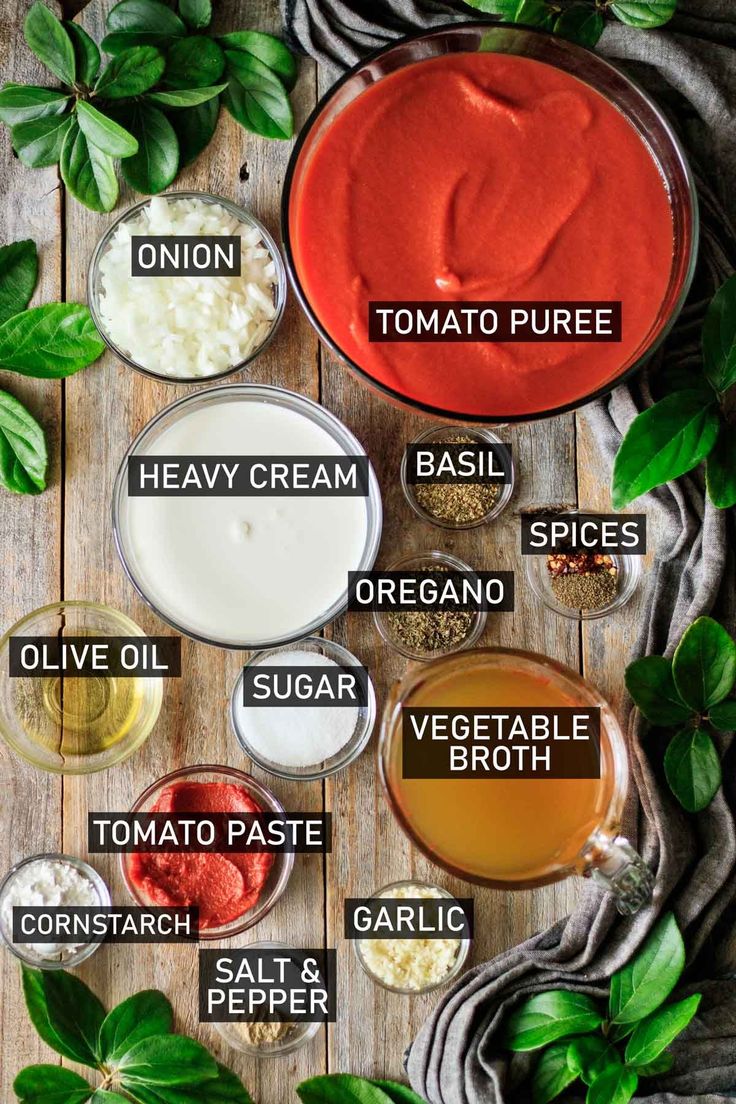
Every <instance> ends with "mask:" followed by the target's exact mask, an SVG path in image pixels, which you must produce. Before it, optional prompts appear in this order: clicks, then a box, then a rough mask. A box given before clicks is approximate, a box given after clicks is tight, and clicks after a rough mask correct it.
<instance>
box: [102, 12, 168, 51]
mask: <svg viewBox="0 0 736 1104" xmlns="http://www.w3.org/2000/svg"><path fill="white" fill-rule="evenodd" d="M105 26H106V28H107V31H108V33H107V34H106V35H105V37H104V38H103V40H102V49H103V50H104V51H105V53H107V54H119V53H121V52H122V51H123V50H127V49H130V47H131V46H161V47H167V46H170V45H171V44H172V43H173V42H175V41H176V39H178V38H183V37H184V36H185V35H186V33H187V29H186V26H185V25H184V23H183V22H182V20H181V19H180V18H179V16H178V15H177V14H176V12H174V11H172V10H171V8H168V7H167V6H166V4H161V3H159V2H158V0H121V2H120V3H119V4H116V5H115V7H114V8H112V10H111V11H110V13H109V15H108V17H107V20H106V21H105Z"/></svg>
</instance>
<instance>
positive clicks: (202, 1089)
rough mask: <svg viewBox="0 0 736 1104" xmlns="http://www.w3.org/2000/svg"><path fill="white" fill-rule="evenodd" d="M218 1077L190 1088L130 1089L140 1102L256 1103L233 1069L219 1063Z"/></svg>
mask: <svg viewBox="0 0 736 1104" xmlns="http://www.w3.org/2000/svg"><path fill="white" fill-rule="evenodd" d="M217 1071H218V1073H217V1077H216V1078H214V1079H213V1080H211V1081H204V1082H202V1083H200V1084H198V1085H194V1086H192V1088H188V1087H187V1086H185V1085H177V1086H176V1087H175V1088H170V1087H167V1086H166V1085H156V1087H155V1088H149V1087H146V1086H144V1085H136V1086H135V1087H134V1088H132V1089H130V1090H129V1092H130V1093H131V1095H132V1096H133V1097H134V1099H135V1100H137V1101H139V1104H253V1100H252V1098H251V1097H250V1095H249V1093H248V1091H247V1090H246V1088H245V1086H244V1085H243V1082H242V1081H241V1080H240V1078H239V1077H236V1076H235V1074H234V1073H233V1072H232V1070H229V1069H227V1068H226V1067H225V1066H221V1065H220V1064H219V1063H218V1064H217Z"/></svg>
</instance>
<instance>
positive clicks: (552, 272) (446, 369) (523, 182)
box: [289, 53, 673, 416]
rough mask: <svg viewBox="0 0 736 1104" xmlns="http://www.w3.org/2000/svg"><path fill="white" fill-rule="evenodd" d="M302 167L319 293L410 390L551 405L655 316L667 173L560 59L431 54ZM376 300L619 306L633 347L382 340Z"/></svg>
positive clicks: (393, 379)
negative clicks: (371, 306)
mask: <svg viewBox="0 0 736 1104" xmlns="http://www.w3.org/2000/svg"><path fill="white" fill-rule="evenodd" d="M302 161H303V168H302V167H301V165H300V166H299V167H298V169H297V178H296V184H295V187H294V190H293V192H292V198H291V206H290V213H289V219H290V228H291V238H292V247H293V253H294V263H295V267H296V271H297V275H298V277H299V280H300V282H301V284H302V287H303V289H304V291H305V294H306V297H307V299H308V301H309V303H310V304H311V306H312V309H313V310H314V312H315V314H316V316H317V318H318V319H319V320H320V322H321V323H322V325H323V326H324V328H325V330H326V331H327V333H328V334H329V335H330V336H331V338H332V339H333V340H334V341H335V343H336V344H337V345H338V347H339V348H340V349H342V351H343V352H344V353H346V354H347V356H348V357H349V358H350V359H352V360H353V361H355V363H356V364H357V365H358V366H359V367H361V368H362V369H363V370H364V371H365V372H366V373H368V375H370V376H371V377H372V378H373V379H374V380H376V381H377V382H378V383H380V384H383V385H385V386H388V387H389V388H391V389H393V390H395V391H397V392H399V393H400V394H401V395H402V396H406V397H408V398H410V399H414V400H418V401H420V402H422V403H425V404H428V405H431V406H434V407H441V408H443V409H445V410H448V411H452V412H457V413H467V414H469V415H470V414H478V415H486V416H492V415H494V414H508V415H509V416H514V415H516V416H519V415H522V416H523V415H525V414H532V413H537V412H543V411H545V410H550V409H553V408H555V407H558V406H562V405H564V404H567V403H570V402H573V401H575V400H577V399H580V398H581V397H583V396H585V395H588V394H590V393H591V392H593V391H595V390H596V389H598V388H599V387H602V386H603V385H605V384H606V383H608V382H609V381H611V380H612V379H614V378H615V377H616V375H617V374H618V373H619V372H620V371H621V370H622V369H623V367H624V366H625V365H626V364H627V363H629V362H630V361H631V360H632V359H633V358H634V354H635V353H636V352H637V350H639V347H640V345H641V343H642V342H643V341H644V340H645V338H646V337H647V334H648V332H649V330H650V327H651V326H652V324H653V322H654V321H655V319H656V316H657V314H658V310H659V307H660V305H661V303H662V300H663V298H664V294H665V290H666V288H667V284H668V280H669V274H670V268H671V263H672V256H673V224H672V217H671V212H670V205H669V200H668V196H667V191H666V188H665V185H664V182H663V179H662V177H661V175H660V172H659V169H658V167H657V165H656V163H655V161H654V159H653V157H652V156H651V154H650V153H649V151H648V149H647V147H646V146H645V144H644V142H643V141H642V139H641V138H640V137H639V135H638V133H637V132H636V130H635V129H634V127H633V126H632V125H631V124H630V123H629V122H628V121H627V119H626V118H625V117H624V116H623V115H622V114H621V113H620V112H619V111H618V110H617V108H615V107H614V106H613V104H612V103H610V102H609V101H608V100H606V99H605V98H604V97H603V96H601V95H600V94H599V93H598V92H596V91H595V90H594V89H593V88H591V87H590V86H588V85H586V84H584V83H582V82H581V81H579V80H578V79H577V78H575V77H572V76H570V75H569V74H567V73H565V72H562V71H560V70H558V69H556V68H553V67H552V66H550V65H547V64H544V63H542V62H538V61H534V60H531V59H529V58H524V57H517V56H513V55H503V54H493V53H478V54H470V53H467V54H466V53H461V54H450V55H447V56H442V57H438V58H432V59H430V60H427V61H421V62H417V63H416V64H414V65H410V66H408V67H406V68H404V69H402V70H400V71H398V72H396V73H393V74H391V75H390V76H388V77H385V78H384V79H382V80H380V81H379V82H377V83H376V84H374V85H372V86H370V87H369V88H368V89H367V90H366V91H365V92H362V93H361V94H360V95H359V96H358V97H357V98H356V99H355V100H354V101H353V102H352V103H350V104H349V105H348V107H346V108H345V109H344V110H343V111H342V112H341V113H340V114H339V115H337V116H336V118H335V120H334V121H333V122H332V123H331V125H330V127H329V129H328V130H327V131H326V132H325V134H324V135H323V136H322V137H321V138H319V139H318V141H317V143H316V144H315V146H314V148H313V149H310V150H309V151H308V152H305V153H303V154H302ZM371 300H389V301H393V300H423V301H440V300H449V301H458V302H463V303H465V302H472V301H483V300H506V301H507V300H528V301H540V300H548V301H549V300H553V301H554V300H557V301H562V300H566V301H574V300H621V301H622V304H623V305H622V320H623V325H622V341H621V342H620V343H614V342H606V343H604V344H585V343H581V342H580V341H578V342H574V343H564V344H554V343H551V342H545V343H531V342H524V343H515V344H512V343H500V342H497V343H493V342H492V341H491V342H488V343H486V342H473V343H449V342H438V343H432V344H426V343H416V342H410V343H394V344H389V343H387V342H379V343H369V341H368V303H369V301H371Z"/></svg>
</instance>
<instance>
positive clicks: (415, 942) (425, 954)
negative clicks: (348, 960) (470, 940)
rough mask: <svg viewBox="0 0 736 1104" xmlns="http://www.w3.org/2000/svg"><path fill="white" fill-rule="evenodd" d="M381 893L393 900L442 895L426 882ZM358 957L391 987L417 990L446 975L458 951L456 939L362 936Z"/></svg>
mask: <svg viewBox="0 0 736 1104" xmlns="http://www.w3.org/2000/svg"><path fill="white" fill-rule="evenodd" d="M380 896H381V897H382V898H383V897H388V898H391V899H393V900H406V899H411V898H425V899H426V898H432V897H442V896H443V894H442V893H440V891H439V890H438V889H435V888H433V887H432V886H425V885H403V886H396V887H394V888H393V889H389V890H386V891H385V892H383V893H381V894H380ZM358 949H359V951H360V955H361V958H362V959H363V962H364V964H365V967H366V969H367V970H368V971H369V973H371V974H373V976H374V977H375V978H376V979H377V980H378V981H380V982H382V984H384V985H389V986H391V987H392V988H394V989H411V990H415V991H417V992H419V991H421V990H422V989H429V988H430V987H431V986H434V985H439V983H440V982H441V981H442V980H443V979H444V978H446V977H447V975H448V974H449V973H450V971H451V970H452V968H453V966H454V965H455V963H456V961H457V956H458V954H459V953H460V940H459V939H397V938H388V939H361V940H359V942H358Z"/></svg>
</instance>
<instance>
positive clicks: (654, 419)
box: [612, 391, 720, 510]
mask: <svg viewBox="0 0 736 1104" xmlns="http://www.w3.org/2000/svg"><path fill="white" fill-rule="evenodd" d="M719 424H720V420H719V417H718V407H717V405H716V404H715V403H714V402H711V403H707V404H704V403H703V396H702V395H701V394H700V393H699V392H698V391H678V392H677V394H675V395H667V397H666V398H664V399H660V401H659V402H658V403H655V405H654V406H652V407H650V408H649V409H648V410H645V411H643V412H642V413H641V414H639V416H638V417H637V418H635V419H634V421H633V422H632V423H631V425H630V427H629V430H628V432H627V434H626V436H625V437H624V439H623V441H622V442H621V446H620V448H619V450H618V454H617V456H616V460H615V462H614V465H613V487H612V501H613V506H614V509H616V510H621V509H623V507H624V506H628V504H629V503H630V502H633V501H634V499H635V498H638V497H639V496H640V495H643V494H646V492H647V491H651V490H652V488H653V487H658V486H659V485H660V484H661V483H667V482H669V481H670V480H672V479H677V478H678V477H679V476H681V475H684V474H685V472H688V471H691V469H692V468H695V467H697V465H698V464H700V463H701V462H702V461H703V460H705V458H706V456H707V455H708V453H709V452H710V451H711V449H712V448H713V446H714V444H715V443H716V438H717V436H718V427H719Z"/></svg>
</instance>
